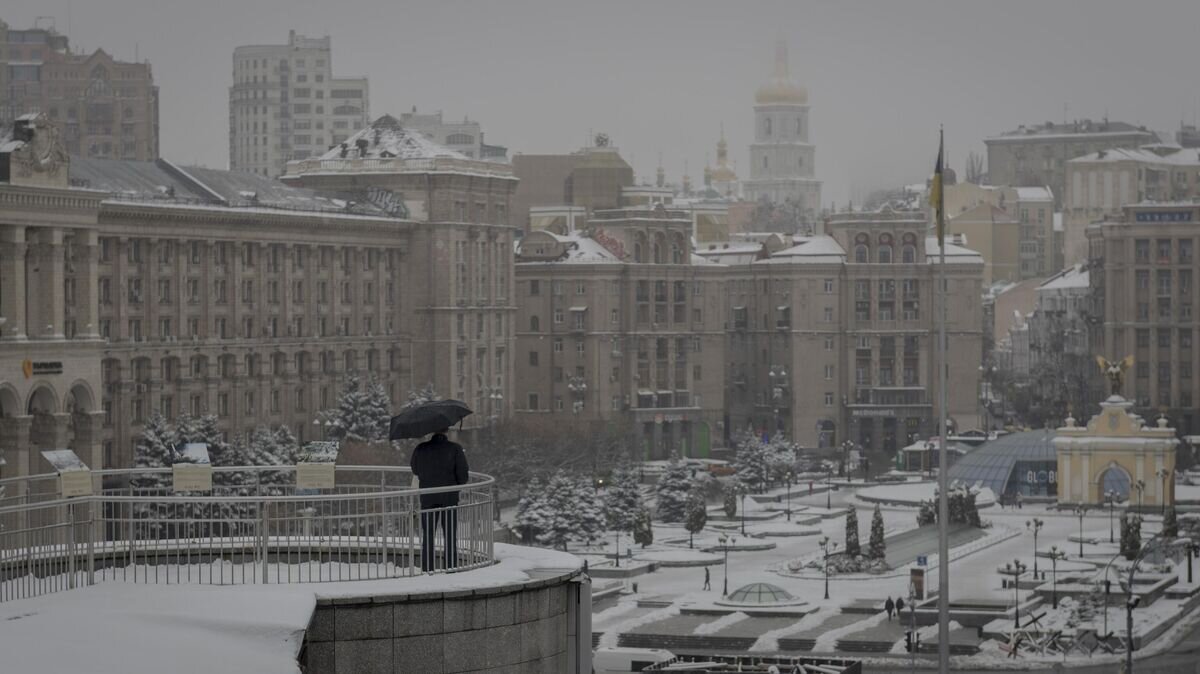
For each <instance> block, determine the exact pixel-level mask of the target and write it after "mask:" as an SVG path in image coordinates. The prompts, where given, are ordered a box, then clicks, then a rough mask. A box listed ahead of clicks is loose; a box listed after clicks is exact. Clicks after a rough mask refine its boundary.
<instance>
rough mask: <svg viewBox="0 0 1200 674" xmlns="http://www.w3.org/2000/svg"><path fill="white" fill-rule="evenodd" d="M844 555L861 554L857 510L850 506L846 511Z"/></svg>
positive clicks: (853, 555) (855, 555)
mask: <svg viewBox="0 0 1200 674" xmlns="http://www.w3.org/2000/svg"><path fill="white" fill-rule="evenodd" d="M845 550H846V556H847V557H851V558H853V557H857V556H859V555H860V554H862V546H860V545H859V544H858V510H857V509H855V508H850V510H849V512H847V513H846V547H845Z"/></svg>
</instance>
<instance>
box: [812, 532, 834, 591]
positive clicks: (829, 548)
mask: <svg viewBox="0 0 1200 674" xmlns="http://www.w3.org/2000/svg"><path fill="white" fill-rule="evenodd" d="M817 545H820V546H821V552H822V554H823V555H824V562H825V563H824V564H823V565H822V566H824V567H825V598H826V599H829V554H830V553H831V552H835V551H837V546H838V544H837V541H831V540H829V537H828V536H825V537H823V538H821V540H820V542H819V543H817Z"/></svg>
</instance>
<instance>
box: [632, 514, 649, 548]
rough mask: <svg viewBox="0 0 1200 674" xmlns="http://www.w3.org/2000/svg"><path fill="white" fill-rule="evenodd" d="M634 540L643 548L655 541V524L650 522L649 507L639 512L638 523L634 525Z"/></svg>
mask: <svg viewBox="0 0 1200 674" xmlns="http://www.w3.org/2000/svg"><path fill="white" fill-rule="evenodd" d="M633 542H634V543H637V544H638V545H640V546H642V548H645V547H646V546H647V545H650V544H651V543H653V542H654V525H653V524H652V523H651V522H650V511H649V510H647V509H643V510H642V512H640V513H638V518H637V523H636V524H635V525H634V527H633Z"/></svg>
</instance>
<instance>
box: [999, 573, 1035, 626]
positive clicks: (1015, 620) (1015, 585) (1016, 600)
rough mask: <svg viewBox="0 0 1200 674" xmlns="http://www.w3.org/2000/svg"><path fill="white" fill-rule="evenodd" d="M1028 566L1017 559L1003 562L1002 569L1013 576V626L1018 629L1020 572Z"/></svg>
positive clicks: (1019, 623) (1019, 621) (1019, 619)
mask: <svg viewBox="0 0 1200 674" xmlns="http://www.w3.org/2000/svg"><path fill="white" fill-rule="evenodd" d="M1028 568H1029V567H1028V566H1026V565H1024V564H1022V563H1021V560H1019V559H1014V560H1013V561H1012V563H1011V564H1010V563H1008V562H1005V563H1004V571H1005V572H1006V573H1011V574H1012V577H1013V628H1014V629H1018V630H1019V629H1021V574H1023V573H1025V570H1026V569H1028Z"/></svg>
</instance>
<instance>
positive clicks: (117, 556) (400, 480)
mask: <svg viewBox="0 0 1200 674" xmlns="http://www.w3.org/2000/svg"><path fill="white" fill-rule="evenodd" d="M295 473H296V468H295V466H237V467H223V468H213V485H212V490H211V491H208V492H203V493H196V492H184V493H175V492H174V491H172V488H171V469H169V468H157V469H132V470H102V471H94V472H93V473H92V478H91V479H92V483H93V494H92V495H89V496H79V497H74V498H64V497H63V496H62V493H61V491H60V489H59V484H60V481H59V478H58V476H57V475H55V474H49V475H33V476H29V477H21V478H10V479H7V480H0V489H2V490H3V491H2V493H0V602H2V601H10V600H13V599H20V598H24V597H32V596H38V595H42V594H48V593H51V592H57V591H62V590H67V589H71V588H74V587H78V586H81V585H90V584H93V583H98V582H111V581H123V582H133V583H201V584H248V583H314V582H330V581H353V580H368V579H380V578H398V577H405V576H416V575H420V574H423V573H432V572H441V571H461V570H465V569H472V568H477V567H481V566H486V565H489V564H491V563H492V562H493V554H492V544H493V541H492V533H493V520H492V518H493V515H494V511H493V507H494V506H493V503H494V501H493V496H494V491H493V490H494V486H495V481H494V480H493V479H492V478H491V477H490V476H487V475H483V474H481V473H471V475H470V480H469V482H468V483H467V484H465V485H461V486H458V487H442V488H436V489H414V488H412V487H411V484H412V473H411V471H410V470H409V469H408V468H401V467H390V466H337V467H336V480H335V484H336V486H335V487H334V488H332V489H325V490H319V491H318V490H307V491H306V490H303V489H297V488H296V486H295V485H296V480H295V477H296V475H295ZM454 491H457V492H458V493H459V502H458V504H457V505H454V506H449V507H443V508H433V509H425V510H422V509H421V506H420V497H421V496H422V495H432V494H444V493H447V492H454ZM431 533H433V534H434V535H429V534H431ZM423 534H425V536H424V537H425V538H428V539H430V540H431V541H432V542H431V543H429V544H428V547H427V548H426V549H425V554H424V559H423V555H422V538H423ZM447 539H449V540H451V541H452V545H447V543H446V540H447Z"/></svg>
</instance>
